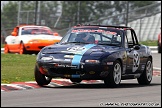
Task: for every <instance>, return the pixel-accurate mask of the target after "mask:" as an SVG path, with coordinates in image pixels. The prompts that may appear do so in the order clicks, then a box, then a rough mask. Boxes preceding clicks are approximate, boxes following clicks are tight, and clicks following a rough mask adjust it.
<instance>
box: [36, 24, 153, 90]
mask: <svg viewBox="0 0 162 108" xmlns="http://www.w3.org/2000/svg"><path fill="white" fill-rule="evenodd" d="M34 75H35V80H36V82H37V84H38V85H39V86H44V85H48V84H49V83H50V82H51V80H52V78H56V77H59V78H67V79H70V80H71V81H72V82H74V83H80V82H81V81H82V80H103V81H104V83H105V84H106V85H107V86H108V87H117V86H118V85H120V82H121V80H125V79H135V78H136V79H137V81H138V83H139V84H142V85H148V84H150V82H151V80H152V76H153V63H152V55H151V50H150V49H149V47H148V46H145V45H141V44H139V43H138V39H137V36H136V33H135V31H134V30H133V29H132V28H131V27H125V26H105V25H78V26H74V27H72V28H71V29H70V30H69V31H68V32H67V33H66V35H65V36H64V37H63V38H62V40H61V41H60V42H59V43H56V44H54V45H50V46H46V47H44V48H43V49H41V51H40V52H39V53H38V55H37V59H36V65H35V71H34Z"/></svg>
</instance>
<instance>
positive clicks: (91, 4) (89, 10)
mask: <svg viewBox="0 0 162 108" xmlns="http://www.w3.org/2000/svg"><path fill="white" fill-rule="evenodd" d="M37 3H38V2H37V1H21V12H20V19H19V22H20V24H35V23H36V20H35V18H36V14H35V13H36V12H37V11H38V8H37V7H38V4H37ZM154 3H157V1H40V10H39V13H38V14H39V22H38V25H41V24H43V22H44V24H45V25H46V26H49V27H52V28H53V27H54V26H55V27H56V28H60V29H63V28H67V27H69V26H73V25H76V24H79V23H85V22H90V21H94V20H98V19H100V18H102V17H107V16H112V15H115V14H119V13H122V12H126V11H127V8H128V7H127V6H129V11H130V10H134V9H138V8H140V7H143V6H147V5H150V4H154ZM60 7H61V8H60ZM18 8H19V1H9V2H8V3H6V4H5V5H4V6H3V7H2V9H1V26H4V27H5V28H6V29H10V28H13V27H15V26H17V24H18ZM58 10H62V11H61V13H59V12H58ZM153 10H155V9H153ZM153 10H152V11H153ZM58 13H59V14H60V15H58ZM56 24H57V26H56Z"/></svg>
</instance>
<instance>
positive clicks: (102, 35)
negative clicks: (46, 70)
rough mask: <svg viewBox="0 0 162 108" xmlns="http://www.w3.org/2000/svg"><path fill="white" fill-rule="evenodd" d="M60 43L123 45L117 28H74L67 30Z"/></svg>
mask: <svg viewBox="0 0 162 108" xmlns="http://www.w3.org/2000/svg"><path fill="white" fill-rule="evenodd" d="M60 43H61V44H66V43H83V44H87V43H93V44H100V45H112V46H121V43H122V38H121V33H120V30H117V29H112V28H111V29H100V28H99V29H98V28H97V29H94V28H84V29H83V28H82V29H72V30H70V31H69V32H67V34H66V35H65V36H64V37H63V39H62V40H61V41H60Z"/></svg>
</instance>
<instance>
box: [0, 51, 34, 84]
mask: <svg viewBox="0 0 162 108" xmlns="http://www.w3.org/2000/svg"><path fill="white" fill-rule="evenodd" d="M35 62H36V55H25V54H24V55H19V54H1V83H11V82H23V81H34V80H35V79H34V66H35Z"/></svg>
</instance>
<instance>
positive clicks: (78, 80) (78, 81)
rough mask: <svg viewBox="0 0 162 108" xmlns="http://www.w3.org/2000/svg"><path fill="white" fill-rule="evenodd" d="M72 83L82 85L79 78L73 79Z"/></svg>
mask: <svg viewBox="0 0 162 108" xmlns="http://www.w3.org/2000/svg"><path fill="white" fill-rule="evenodd" d="M70 81H71V82H73V83H80V82H81V81H82V80H81V79H78V78H71V79H70Z"/></svg>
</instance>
